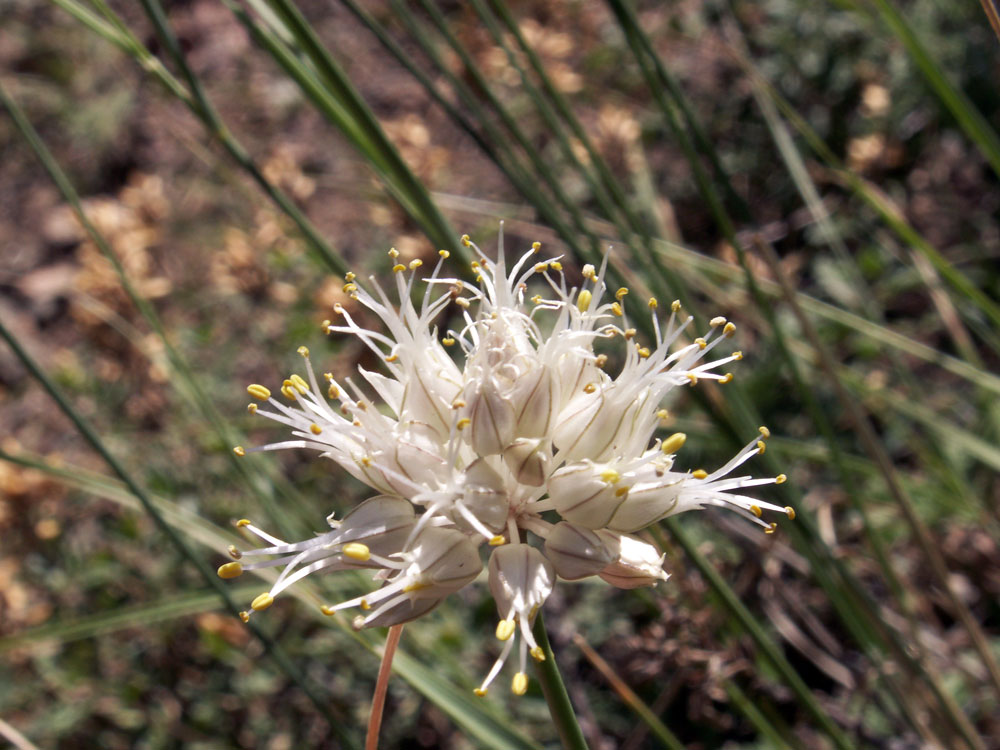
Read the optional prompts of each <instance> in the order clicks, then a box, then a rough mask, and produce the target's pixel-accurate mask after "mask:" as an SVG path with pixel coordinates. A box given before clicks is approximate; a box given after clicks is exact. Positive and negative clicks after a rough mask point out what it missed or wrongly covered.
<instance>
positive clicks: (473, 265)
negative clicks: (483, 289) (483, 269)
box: [469, 260, 479, 271]
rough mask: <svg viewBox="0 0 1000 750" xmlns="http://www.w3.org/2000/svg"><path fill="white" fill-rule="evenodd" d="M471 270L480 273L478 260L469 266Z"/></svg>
mask: <svg viewBox="0 0 1000 750" xmlns="http://www.w3.org/2000/svg"><path fill="white" fill-rule="evenodd" d="M469 268H471V269H472V270H473V271H478V270H479V261H478V260H474V261H472V262H471V263H470V264H469Z"/></svg>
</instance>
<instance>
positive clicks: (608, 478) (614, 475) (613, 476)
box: [601, 469, 622, 484]
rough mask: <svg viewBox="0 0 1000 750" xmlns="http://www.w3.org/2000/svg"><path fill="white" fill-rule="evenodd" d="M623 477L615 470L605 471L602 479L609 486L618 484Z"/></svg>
mask: <svg viewBox="0 0 1000 750" xmlns="http://www.w3.org/2000/svg"><path fill="white" fill-rule="evenodd" d="M621 478H622V475H621V474H619V473H618V472H617V471H615V470H614V469H605V470H604V471H602V472H601V479H602V480H603V481H605V482H607V483H608V484H617V483H618V482H620V481H621Z"/></svg>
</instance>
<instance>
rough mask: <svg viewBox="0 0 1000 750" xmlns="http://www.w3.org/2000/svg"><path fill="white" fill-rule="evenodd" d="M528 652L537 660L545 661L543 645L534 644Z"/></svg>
mask: <svg viewBox="0 0 1000 750" xmlns="http://www.w3.org/2000/svg"><path fill="white" fill-rule="evenodd" d="M528 653H529V654H531V658H532V659H534V660H535V661H545V652H544V651H542V647H541V646H534V647H533V648H532V649H531V650H530V651H529V652H528Z"/></svg>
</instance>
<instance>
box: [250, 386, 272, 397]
mask: <svg viewBox="0 0 1000 750" xmlns="http://www.w3.org/2000/svg"><path fill="white" fill-rule="evenodd" d="M247 393H249V394H250V395H251V396H253V397H254V398H256V399H260V400H261V401H267V400H268V399H269V398H271V391H269V390H268V389H267V388H265V387H264V386H262V385H257V384H256V383H254V384H253V385H248V386H247Z"/></svg>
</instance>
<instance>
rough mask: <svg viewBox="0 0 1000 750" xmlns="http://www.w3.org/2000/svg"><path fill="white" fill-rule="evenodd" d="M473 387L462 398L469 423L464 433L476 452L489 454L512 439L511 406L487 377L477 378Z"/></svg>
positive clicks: (506, 444)
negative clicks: (464, 400) (477, 380)
mask: <svg viewBox="0 0 1000 750" xmlns="http://www.w3.org/2000/svg"><path fill="white" fill-rule="evenodd" d="M477 386H478V387H476V388H475V390H474V391H473V393H472V395H470V396H468V397H467V398H466V401H467V402H468V407H467V412H466V413H467V414H468V417H469V420H470V421H471V424H470V425H469V427H468V428H467V429H466V431H465V432H466V435H467V436H468V439H469V442H470V443H471V445H472V449H473V450H474V451H475V452H476V453H478V454H479V455H480V456H493V455H496V454H497V453H500V452H501V451H503V449H504V448H506V447H507V446H508V445H509V444H510V442H511V441H512V440H513V439H514V426H515V416H514V407H513V405H512V404H511V403H510V401H509V400H508V399H506V398H504V397H503V396H502V395H500V392H499V391H498V390H497V388H496V386H495V385H494V384H493V383H492V382H490V381H489V379H485V380H483V381H480V382H479V383H478V384H477Z"/></svg>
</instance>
